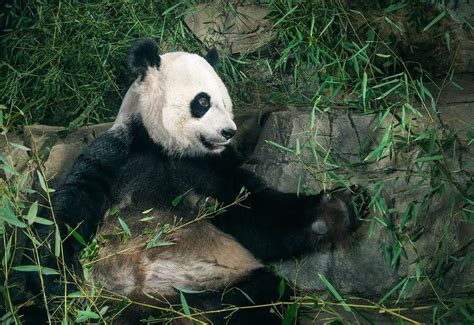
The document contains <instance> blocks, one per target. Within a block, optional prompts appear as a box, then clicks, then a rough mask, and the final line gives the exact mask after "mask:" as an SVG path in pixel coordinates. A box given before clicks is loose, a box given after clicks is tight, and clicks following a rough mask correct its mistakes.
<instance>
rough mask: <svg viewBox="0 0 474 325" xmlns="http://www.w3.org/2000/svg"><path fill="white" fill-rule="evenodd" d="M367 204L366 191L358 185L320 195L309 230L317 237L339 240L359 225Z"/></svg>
mask: <svg viewBox="0 0 474 325" xmlns="http://www.w3.org/2000/svg"><path fill="white" fill-rule="evenodd" d="M367 203H368V194H367V191H366V190H365V189H362V188H361V187H360V186H358V185H353V186H351V187H350V188H349V189H344V188H336V189H334V190H332V191H329V192H326V193H322V194H321V197H320V200H319V203H318V205H317V207H316V211H315V212H316V213H315V216H316V220H314V222H313V223H312V224H311V230H312V231H313V233H314V234H316V235H317V236H318V237H322V238H325V237H326V238H327V237H328V238H330V239H332V240H335V241H338V240H341V239H343V238H344V237H345V236H346V235H347V234H349V233H350V232H352V231H354V230H355V229H356V228H357V227H358V226H359V225H360V224H361V219H360V218H361V217H363V216H364V215H365V213H366V210H367Z"/></svg>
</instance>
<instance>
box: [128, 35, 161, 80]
mask: <svg viewBox="0 0 474 325" xmlns="http://www.w3.org/2000/svg"><path fill="white" fill-rule="evenodd" d="M127 67H128V69H129V70H130V72H131V73H133V74H136V75H139V76H140V77H141V80H143V79H144V78H145V75H146V72H147V70H148V67H155V68H157V69H158V68H159V67H160V56H159V55H158V44H157V43H156V42H155V40H154V39H152V38H142V39H139V40H137V41H135V42H134V43H133V44H132V46H131V47H130V49H129V50H128V56H127Z"/></svg>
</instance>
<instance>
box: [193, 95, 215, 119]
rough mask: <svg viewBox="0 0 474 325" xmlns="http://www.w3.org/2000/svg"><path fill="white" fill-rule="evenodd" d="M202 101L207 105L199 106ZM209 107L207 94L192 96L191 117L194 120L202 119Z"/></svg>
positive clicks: (209, 98)
mask: <svg viewBox="0 0 474 325" xmlns="http://www.w3.org/2000/svg"><path fill="white" fill-rule="evenodd" d="M203 99H204V100H206V101H207V105H202V104H201V102H200V101H201V100H203ZM210 107H211V97H210V96H209V95H208V94H207V93H205V92H201V93H199V94H197V95H196V96H194V98H193V100H192V101H191V115H192V116H193V117H195V118H200V117H203V116H204V114H206V113H207V111H208V110H209V108H210Z"/></svg>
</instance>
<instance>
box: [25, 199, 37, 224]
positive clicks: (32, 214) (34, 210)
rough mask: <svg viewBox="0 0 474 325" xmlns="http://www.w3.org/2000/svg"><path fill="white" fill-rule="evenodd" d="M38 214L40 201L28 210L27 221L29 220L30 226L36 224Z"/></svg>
mask: <svg viewBox="0 0 474 325" xmlns="http://www.w3.org/2000/svg"><path fill="white" fill-rule="evenodd" d="M37 213H38V201H36V202H34V203H33V204H32V205H31V206H30V208H29V209H28V216H27V220H28V224H29V225H31V224H33V222H35V219H36V215H37Z"/></svg>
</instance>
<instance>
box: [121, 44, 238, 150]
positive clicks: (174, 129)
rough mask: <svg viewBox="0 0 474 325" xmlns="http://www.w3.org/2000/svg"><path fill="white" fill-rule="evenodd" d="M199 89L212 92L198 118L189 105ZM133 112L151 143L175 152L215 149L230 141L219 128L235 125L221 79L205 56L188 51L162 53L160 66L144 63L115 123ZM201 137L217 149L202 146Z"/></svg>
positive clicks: (122, 123)
mask: <svg viewBox="0 0 474 325" xmlns="http://www.w3.org/2000/svg"><path fill="white" fill-rule="evenodd" d="M200 92H205V93H207V94H208V95H209V96H210V97H211V107H210V108H209V110H208V111H207V113H206V114H204V116H202V117H201V118H194V117H192V115H191V107H190V104H191V101H192V100H193V98H194V97H195V96H196V95H197V94H198V93H200ZM135 114H140V115H141V117H142V120H143V123H144V126H145V128H146V129H147V130H148V133H149V134H150V137H151V138H152V139H153V141H154V142H156V143H158V144H160V145H162V146H163V148H164V149H165V150H167V151H168V152H169V153H170V154H173V155H179V156H199V155H204V154H208V153H219V152H221V151H222V150H223V149H224V146H225V145H227V144H228V143H229V140H227V139H225V138H224V137H223V136H222V135H221V131H222V130H223V129H225V128H231V129H237V127H236V125H235V123H234V121H233V120H232V119H233V114H232V102H231V99H230V96H229V93H228V91H227V88H226V87H225V85H224V83H223V82H222V80H221V79H220V78H219V76H218V75H217V73H216V72H215V71H214V69H213V68H212V66H211V65H210V64H209V63H208V62H207V61H206V60H205V59H204V58H202V57H201V56H199V55H196V54H190V53H186V52H172V53H167V54H163V55H161V63H160V67H159V68H158V69H156V68H154V67H151V68H148V71H147V74H146V76H145V78H144V80H143V81H140V80H138V79H137V80H136V81H135V83H134V84H133V85H132V86H131V87H130V89H129V90H128V92H127V94H126V96H125V98H124V100H123V103H122V106H121V107H120V111H119V114H118V115H117V118H116V121H115V123H114V128H117V127H119V126H121V125H124V123H125V122H126V121H128V120H130V118H131V117H132V116H133V115H135ZM201 136H202V137H204V138H205V139H206V140H207V141H208V142H211V143H213V144H214V145H216V148H215V149H212V150H210V149H208V148H206V147H205V146H204V145H203V144H202V142H201V140H200V137H201Z"/></svg>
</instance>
